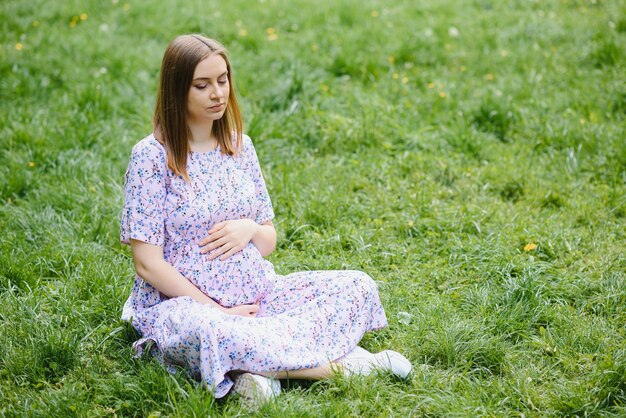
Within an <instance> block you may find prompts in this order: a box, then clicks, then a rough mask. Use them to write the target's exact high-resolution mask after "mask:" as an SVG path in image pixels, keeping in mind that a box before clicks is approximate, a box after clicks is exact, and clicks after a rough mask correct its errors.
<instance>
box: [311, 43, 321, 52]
mask: <svg viewBox="0 0 626 418" xmlns="http://www.w3.org/2000/svg"><path fill="white" fill-rule="evenodd" d="M319 49H320V47H319V46H318V45H317V44H311V51H313V52H317V51H318V50H319Z"/></svg>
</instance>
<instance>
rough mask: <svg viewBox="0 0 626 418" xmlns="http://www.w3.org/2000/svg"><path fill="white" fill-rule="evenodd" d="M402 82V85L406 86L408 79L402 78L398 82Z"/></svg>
mask: <svg viewBox="0 0 626 418" xmlns="http://www.w3.org/2000/svg"><path fill="white" fill-rule="evenodd" d="M400 81H401V82H402V84H406V83H408V82H409V78H408V77H402V80H400Z"/></svg>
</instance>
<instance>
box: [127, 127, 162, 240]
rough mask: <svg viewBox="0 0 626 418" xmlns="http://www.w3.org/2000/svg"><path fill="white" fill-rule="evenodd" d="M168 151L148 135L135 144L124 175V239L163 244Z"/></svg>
mask: <svg viewBox="0 0 626 418" xmlns="http://www.w3.org/2000/svg"><path fill="white" fill-rule="evenodd" d="M165 170H166V169H165V150H164V149H163V148H162V147H161V145H160V144H159V143H158V142H157V141H156V140H155V139H150V137H149V138H146V139H144V140H142V141H140V142H139V143H137V144H136V145H135V146H134V147H133V151H132V153H131V156H130V162H129V163H128V169H127V170H126V174H125V176H124V209H123V212H122V220H121V226H120V241H121V242H122V243H123V244H130V240H131V238H132V239H135V240H138V241H143V242H147V243H149V244H154V245H159V246H163V243H164V235H165V232H164V230H165V217H164V205H165V198H166V193H167V192H166V187H165V179H166V175H167V173H166V171H165Z"/></svg>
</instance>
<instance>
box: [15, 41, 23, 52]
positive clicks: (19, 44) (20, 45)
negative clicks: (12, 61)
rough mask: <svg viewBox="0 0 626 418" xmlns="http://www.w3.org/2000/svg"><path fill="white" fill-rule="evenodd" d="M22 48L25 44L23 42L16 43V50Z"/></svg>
mask: <svg viewBox="0 0 626 418" xmlns="http://www.w3.org/2000/svg"><path fill="white" fill-rule="evenodd" d="M22 49H24V45H22V43H21V42H18V43H16V44H15V50H16V51H21V50H22Z"/></svg>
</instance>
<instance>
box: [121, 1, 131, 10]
mask: <svg viewBox="0 0 626 418" xmlns="http://www.w3.org/2000/svg"><path fill="white" fill-rule="evenodd" d="M122 10H124V11H125V12H127V11H129V10H130V4H128V3H124V5H123V6H122Z"/></svg>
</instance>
